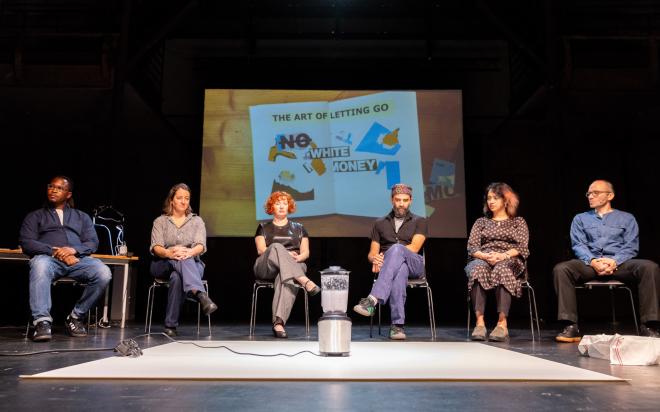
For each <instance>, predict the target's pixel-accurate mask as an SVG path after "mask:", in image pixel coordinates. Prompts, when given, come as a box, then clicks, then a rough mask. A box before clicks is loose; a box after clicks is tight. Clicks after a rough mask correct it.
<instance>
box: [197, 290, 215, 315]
mask: <svg viewBox="0 0 660 412" xmlns="http://www.w3.org/2000/svg"><path fill="white" fill-rule="evenodd" d="M196 297H197V301H198V302H199V304H200V305H202V312H204V314H205V315H206V316H208V315H210V314H211V313H213V312H215V311H216V310H218V305H216V304H215V303H213V301H212V300H211V298H209V295H207V294H206V292H202V291H199V292H197V296H196Z"/></svg>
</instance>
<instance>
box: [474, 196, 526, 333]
mask: <svg viewBox="0 0 660 412" xmlns="http://www.w3.org/2000/svg"><path fill="white" fill-rule="evenodd" d="M517 209H518V195H517V194H516V193H515V192H514V191H513V189H511V187H510V186H509V185H507V184H506V183H491V184H490V185H489V186H488V188H486V194H485V196H484V209H483V210H484V215H486V217H481V218H479V219H477V221H476V222H474V225H473V226H472V230H471V231H470V238H469V239H468V243H467V251H468V256H469V262H468V264H467V266H466V267H465V273H466V274H467V277H468V291H469V293H470V299H471V300H472V304H473V306H474V312H475V314H476V317H477V322H476V325H475V328H474V331H473V332H472V340H479V341H483V340H486V323H485V320H484V309H485V307H486V291H487V290H490V289H494V290H495V298H496V299H497V312H498V314H499V319H498V321H497V326H496V327H495V328H494V329H493V330H492V331H491V333H490V334H489V335H488V339H489V340H491V341H497V342H503V341H506V340H508V339H509V331H508V329H507V322H506V318H507V316H508V314H509V307H510V306H511V297H512V296H515V297H520V295H521V278H522V277H523V276H524V274H525V270H526V269H525V261H526V260H527V258H528V257H529V249H528V246H527V244H528V242H529V231H528V229H527V223H526V222H525V219H523V218H522V217H520V216H516V212H517Z"/></svg>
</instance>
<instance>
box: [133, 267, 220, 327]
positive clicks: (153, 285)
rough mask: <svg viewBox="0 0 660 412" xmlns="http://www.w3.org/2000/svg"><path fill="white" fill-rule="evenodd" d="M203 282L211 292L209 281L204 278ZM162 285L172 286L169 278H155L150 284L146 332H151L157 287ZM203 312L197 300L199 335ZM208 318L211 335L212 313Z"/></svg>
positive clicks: (145, 320)
mask: <svg viewBox="0 0 660 412" xmlns="http://www.w3.org/2000/svg"><path fill="white" fill-rule="evenodd" d="M202 284H203V285H204V289H205V290H206V293H209V283H208V281H206V280H202ZM160 287H165V288H169V287H170V282H169V280H168V279H161V278H154V281H153V282H152V283H151V286H149V291H148V292H147V314H146V317H145V319H144V331H145V333H151V321H152V319H153V312H154V298H155V294H156V288H160ZM201 313H202V305H201V304H200V303H199V302H197V335H199V325H200V323H201ZM207 318H208V321H209V336H211V315H207Z"/></svg>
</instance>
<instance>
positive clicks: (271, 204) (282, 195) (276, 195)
mask: <svg viewBox="0 0 660 412" xmlns="http://www.w3.org/2000/svg"><path fill="white" fill-rule="evenodd" d="M280 199H286V201H287V202H288V203H289V209H288V212H289V213H293V212H295V211H296V201H295V200H293V197H292V196H291V195H290V194H288V193H287V192H273V193H271V194H270V196H268V199H266V203H264V210H265V211H266V213H268V214H269V215H272V214H273V213H274V212H275V203H277V201H278V200H280Z"/></svg>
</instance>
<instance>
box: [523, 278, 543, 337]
mask: <svg viewBox="0 0 660 412" xmlns="http://www.w3.org/2000/svg"><path fill="white" fill-rule="evenodd" d="M526 288H527V302H528V303H529V327H530V330H531V331H532V342H536V339H535V337H534V315H533V313H532V292H530V289H529V285H527V286H526ZM539 339H540V336H539Z"/></svg>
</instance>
